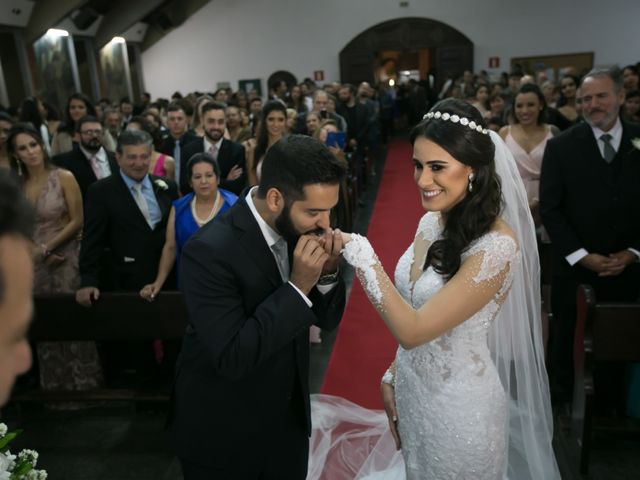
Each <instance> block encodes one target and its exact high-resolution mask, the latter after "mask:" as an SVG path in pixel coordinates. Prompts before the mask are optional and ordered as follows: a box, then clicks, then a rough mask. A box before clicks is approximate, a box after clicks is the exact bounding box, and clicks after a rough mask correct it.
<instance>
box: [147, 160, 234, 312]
mask: <svg viewBox="0 0 640 480" xmlns="http://www.w3.org/2000/svg"><path fill="white" fill-rule="evenodd" d="M187 169H188V170H187V171H188V175H189V184H190V185H191V188H193V193H189V194H187V195H185V196H184V197H181V198H179V199H178V200H176V201H175V202H173V207H172V208H171V213H170V214H169V220H168V222H167V234H166V239H165V242H164V248H163V249H162V256H161V257H160V264H159V265H158V274H157V275H156V279H155V280H154V281H153V283H150V284H148V285H145V286H144V287H143V288H142V290H140V296H141V297H142V298H144V299H146V300H149V301H152V300H153V299H154V298H155V297H156V296H157V295H158V293H159V292H160V290H161V289H162V286H163V285H164V282H165V281H166V279H167V277H168V276H169V274H170V273H171V269H172V268H173V266H174V264H177V265H178V266H179V263H180V254H181V253H182V247H184V245H185V244H186V243H187V240H189V238H190V237H191V235H193V234H194V233H195V232H196V230H198V229H199V228H200V227H201V226H203V225H204V224H206V223H208V222H209V221H211V220H212V219H214V218H215V217H216V216H217V215H220V214H221V213H223V212H225V211H227V210H229V208H231V206H232V205H233V204H234V203H236V200H238V197H237V196H236V195H235V194H233V193H231V192H229V191H227V190H224V189H222V188H218V182H219V179H220V167H219V166H218V162H217V161H216V160H215V159H214V158H213V156H211V154H210V153H197V154H195V155H194V156H193V157H191V159H190V160H189V163H188V164H187Z"/></svg>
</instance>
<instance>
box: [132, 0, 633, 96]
mask: <svg viewBox="0 0 640 480" xmlns="http://www.w3.org/2000/svg"><path fill="white" fill-rule="evenodd" d="M639 13H640V9H639V7H638V5H637V1H636V0H610V1H609V2H607V3H606V4H603V2H602V1H600V0H581V1H580V2H568V1H559V0H538V1H536V2H533V1H528V2H524V1H522V0H516V1H514V0H448V1H442V0H410V1H409V6H408V7H400V6H399V2H398V1H397V0H322V1H317V0H268V1H255V0H212V1H211V2H209V3H208V4H207V5H205V6H204V7H203V8H202V9H201V10H199V11H198V12H197V13H196V14H194V15H193V16H192V17H190V18H189V19H187V21H186V22H185V23H184V24H183V25H181V26H180V27H178V28H177V29H175V30H173V31H172V32H170V33H169V34H167V35H166V36H165V37H164V38H162V39H161V40H160V41H159V42H157V43H156V44H155V45H153V46H152V47H151V48H149V49H148V50H146V51H145V52H143V54H142V62H143V67H144V76H145V82H146V86H147V90H148V91H149V92H151V94H152V95H153V96H154V97H156V96H165V97H168V96H170V95H171V93H173V92H174V91H175V90H176V89H178V90H181V91H182V92H188V91H193V90H200V91H211V90H214V89H215V87H216V83H217V82H224V81H228V82H230V83H231V87H232V88H233V89H234V90H235V89H237V88H238V80H239V79H251V78H261V79H262V88H263V91H266V81H267V78H268V76H269V75H270V74H271V73H273V72H275V71H276V70H288V71H290V72H291V73H293V74H294V75H295V76H296V77H297V78H298V80H299V81H301V80H302V79H303V78H304V77H313V72H314V71H315V70H323V71H324V75H325V81H333V80H339V76H340V71H339V59H338V55H339V52H340V50H341V49H342V48H343V47H344V46H345V45H346V44H347V43H348V42H349V41H351V40H352V39H353V38H354V37H356V36H357V35H358V34H360V33H361V32H363V31H364V30H366V29H368V28H370V27H372V26H373V25H376V24H378V23H381V22H384V21H387V20H391V19H395V18H402V17H426V18H431V19H434V20H438V21H441V22H444V23H446V24H448V25H450V26H452V27H454V28H456V29H458V30H460V31H461V32H462V33H464V34H465V35H466V36H467V37H469V39H470V40H471V41H472V42H473V43H474V45H475V52H474V55H475V56H474V63H475V65H474V69H475V71H479V70H481V69H485V70H487V71H489V73H493V74H498V73H499V72H501V71H504V70H508V69H509V62H510V59H511V57H521V56H533V55H552V54H562V53H579V52H589V51H593V52H594V62H595V64H596V65H610V64H615V63H618V64H620V65H625V64H627V63H635V62H637V61H638V60H640V50H639V49H638V48H637V47H636V46H635V43H633V42H631V39H633V38H635V32H636V31H637V30H636V24H637V17H638V14H639ZM490 57H499V58H500V68H498V69H495V70H491V69H489V68H488V60H489V58H490Z"/></svg>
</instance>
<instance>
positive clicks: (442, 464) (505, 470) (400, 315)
mask: <svg viewBox="0 0 640 480" xmlns="http://www.w3.org/2000/svg"><path fill="white" fill-rule="evenodd" d="M411 142H412V144H413V164H414V178H415V181H416V183H417V186H418V190H419V192H420V199H421V202H422V206H423V207H424V209H425V210H426V211H427V213H426V214H425V215H424V216H423V217H422V219H421V220H420V223H419V225H418V230H417V233H416V236H415V239H414V241H413V244H412V245H411V246H410V247H409V248H408V250H407V251H406V252H405V254H404V255H403V256H402V257H401V258H400V260H399V261H398V265H397V267H396V272H395V286H394V285H393V283H392V282H391V280H390V279H389V277H388V276H387V274H386V273H385V271H384V269H383V268H382V266H381V265H380V262H379V261H378V259H377V256H376V255H375V253H374V251H373V248H372V247H371V244H370V243H369V242H368V240H367V239H366V238H364V237H361V236H359V235H355V234H352V235H349V234H343V239H344V241H345V247H344V250H343V255H344V257H345V260H346V261H347V262H348V263H350V264H351V265H353V266H354V267H355V268H356V272H357V274H358V278H359V279H360V282H361V283H362V285H363V287H364V289H365V291H366V292H367V295H368V297H369V299H370V301H371V303H372V304H373V306H374V307H375V308H376V309H377V310H378V313H379V314H380V316H381V317H382V319H383V320H384V322H385V323H386V325H387V327H388V328H389V330H390V331H391V333H392V334H393V336H394V337H395V338H396V340H397V341H398V342H399V343H400V346H399V348H398V351H397V354H396V359H395V361H394V362H393V364H392V365H391V367H390V368H389V370H388V371H387V372H386V374H385V375H384V377H383V378H382V382H383V384H382V392H383V399H384V403H385V410H386V412H387V415H388V424H389V427H390V429H391V434H392V435H391V436H392V437H393V439H394V440H395V447H396V448H400V442H402V457H403V460H404V462H402V459H400V458H399V455H397V457H398V461H396V462H395V463H394V462H392V464H391V465H387V466H386V467H383V468H382V470H383V472H384V475H380V471H379V467H380V466H381V461H380V460H381V459H382V458H385V457H386V458H389V456H388V455H385V454H388V453H389V450H391V452H393V448H394V445H393V443H392V442H393V441H392V442H390V443H387V444H385V442H384V441H381V442H379V443H380V444H381V445H380V447H379V448H378V446H376V449H378V451H376V452H374V454H373V458H374V461H370V462H367V463H366V465H365V469H366V468H370V467H372V466H373V468H375V469H376V473H378V476H377V477H375V478H385V479H386V478H403V477H404V475H402V473H403V472H402V471H403V470H404V473H405V475H406V477H405V478H407V479H409V480H417V479H424V478H435V479H439V480H442V479H458V478H473V479H476V480H496V479H501V478H517V479H519V480H521V479H539V478H544V479H559V478H560V475H559V472H558V468H557V465H556V462H555V459H554V455H553V449H552V447H551V439H552V421H551V414H550V412H551V407H550V401H549V391H548V383H547V377H546V372H545V369H544V357H543V349H542V336H541V321H540V290H539V278H538V273H539V264H538V256H537V250H536V239H535V228H534V225H533V222H532V219H531V215H530V214H529V206H528V202H527V197H526V193H525V191H524V187H523V185H522V181H521V180H520V177H519V175H518V172H517V169H516V166H515V162H514V160H513V157H512V156H511V154H510V152H509V150H508V149H507V148H506V146H505V145H504V142H502V140H501V139H500V137H499V136H498V135H497V134H496V133H495V132H493V131H489V130H487V129H486V127H485V126H484V124H483V120H482V117H481V115H480V113H479V112H478V110H477V109H476V108H474V107H473V106H471V105H469V104H467V103H465V102H461V101H459V100H455V99H449V100H444V101H442V102H439V103H438V104H436V105H435V106H434V107H433V109H432V110H431V111H430V112H429V113H427V114H426V115H425V116H424V119H423V120H422V122H420V123H419V124H418V125H417V126H416V127H415V128H414V130H413V132H412V134H411ZM399 213H400V212H399ZM390 234H393V232H390ZM314 401H315V403H316V406H318V405H317V403H322V402H323V401H324V397H322V396H321V397H319V398H317V399H314ZM326 403H328V404H330V405H331V406H332V408H330V409H328V410H329V412H330V414H331V415H333V414H335V412H336V408H338V407H337V406H336V405H338V402H337V401H336V399H335V397H332V398H331V399H329V401H328V402H326ZM349 408H350V409H351V411H352V410H353V404H351V406H350V407H349ZM322 411H323V408H322V405H321V406H320V408H314V415H316V418H314V424H315V425H318V429H322V427H323V425H325V423H324V418H322ZM318 416H320V419H318V418H317V417H318ZM342 418H345V417H342ZM360 418H363V419H366V418H368V417H367V416H366V415H362V416H361V417H360ZM346 421H347V422H350V421H351V418H347V420H346ZM382 421H383V422H385V423H386V421H387V420H386V419H383V420H382ZM333 423H334V424H335V422H333ZM376 427H378V425H376ZM339 429H340V427H338V429H337V430H336V431H335V432H333V433H338V432H339ZM365 430H366V429H365ZM376 432H377V435H378V436H380V433H381V432H380V430H379V429H376ZM314 434H316V435H318V433H317V432H314ZM358 435H359V437H360V438H361V437H362V436H364V435H365V432H363V430H359V434H358ZM376 441H377V440H376ZM311 444H312V445H322V444H323V441H322V439H318V438H312V441H311ZM338 448H339V447H338ZM347 448H348V446H347V447H345V449H347ZM315 453H316V452H314V456H315ZM341 453H343V455H342V457H343V458H349V457H350V455H348V453H346V452H344V451H343V452H341ZM313 458H314V457H312V459H313ZM403 463H404V465H403ZM310 470H311V469H310ZM355 471H358V470H355ZM363 473H366V475H371V476H372V477H373V475H372V474H373V473H374V472H372V471H366V472H363V470H362V469H360V470H359V474H363ZM366 475H363V477H366V478H369V477H367V476H366Z"/></svg>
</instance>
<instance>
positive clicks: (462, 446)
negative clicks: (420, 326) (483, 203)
mask: <svg viewBox="0 0 640 480" xmlns="http://www.w3.org/2000/svg"><path fill="white" fill-rule="evenodd" d="M440 233H441V228H440V225H439V215H438V214H437V213H428V214H426V215H425V216H424V217H423V219H422V221H421V222H420V226H419V228H418V232H417V234H416V239H415V241H414V244H413V245H412V246H411V247H409V249H408V250H407V251H406V252H405V253H404V255H403V256H402V257H401V258H400V260H399V262H398V265H397V268H396V274H395V284H396V288H397V289H398V292H399V293H400V294H401V295H402V297H403V298H404V299H405V300H406V301H407V303H409V304H411V305H412V306H413V307H414V308H415V309H418V308H420V307H421V306H422V305H423V304H424V303H426V302H427V300H429V298H430V297H431V296H433V295H434V294H435V293H436V292H438V291H439V290H440V289H441V288H442V286H443V285H444V283H445V281H444V279H443V277H442V276H441V275H440V274H438V273H437V272H436V271H435V270H434V269H433V268H431V267H429V268H427V269H426V270H424V271H422V266H423V265H424V261H425V255H426V251H427V249H428V246H429V245H431V243H433V242H434V241H435V240H437V239H438V237H439V236H440ZM470 257H476V258H477V264H478V268H477V272H476V274H475V275H474V276H473V277H470V278H466V279H465V281H466V282H467V283H468V285H469V291H468V294H469V295H474V294H475V293H476V292H477V291H479V290H482V289H483V288H485V286H487V285H488V284H492V283H495V282H499V285H500V286H499V289H498V293H497V294H496V295H495V297H494V298H493V299H492V300H491V301H490V302H489V303H487V304H486V305H485V306H484V307H483V308H482V309H481V310H480V311H479V312H477V313H476V314H475V315H473V316H472V317H471V318H469V319H468V320H466V321H464V322H463V323H462V324H460V325H458V326H457V327H455V328H453V329H452V330H450V331H448V332H447V333H445V334H444V335H442V336H440V337H439V338H437V339H435V340H433V341H431V342H429V343H426V344H424V345H422V346H419V347H417V348H414V349H412V350H405V349H403V348H402V347H400V348H398V352H397V355H396V390H395V391H396V405H397V410H398V430H399V433H400V438H401V439H402V454H403V456H404V460H405V465H406V471H407V478H408V479H424V478H434V479H443V480H444V479H458V478H469V479H471V478H473V479H487V480H489V479H492V480H493V479H499V478H502V476H503V474H504V472H505V467H506V449H507V436H506V431H507V428H506V422H507V402H506V399H505V391H504V388H503V386H502V383H501V382H500V377H499V375H498V372H497V370H496V368H495V366H494V364H493V361H492V359H491V354H490V352H489V348H488V346H487V334H488V331H489V327H490V325H491V323H492V322H493V319H494V318H495V316H496V314H497V312H498V310H499V309H500V303H501V300H502V299H504V297H505V294H506V293H507V291H508V289H509V286H510V285H511V279H512V275H511V274H510V272H512V271H513V269H514V268H518V267H517V262H518V258H519V251H518V248H517V245H516V243H515V241H514V240H513V238H511V237H509V236H507V235H504V234H499V233H493V232H490V233H487V234H486V235H483V236H482V237H480V238H479V239H477V240H476V241H474V242H473V243H472V244H471V245H470V246H469V248H468V249H467V250H466V251H465V252H464V254H463V255H462V261H463V262H464V261H465V260H467V259H468V258H470ZM460 301H461V302H464V301H465V298H460Z"/></svg>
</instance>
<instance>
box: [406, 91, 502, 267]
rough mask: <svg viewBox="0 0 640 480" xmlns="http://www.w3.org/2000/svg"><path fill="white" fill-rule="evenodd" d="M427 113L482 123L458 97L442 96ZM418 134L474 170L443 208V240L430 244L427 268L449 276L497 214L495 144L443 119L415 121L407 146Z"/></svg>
mask: <svg viewBox="0 0 640 480" xmlns="http://www.w3.org/2000/svg"><path fill="white" fill-rule="evenodd" d="M431 112H441V113H445V112H447V113H449V114H450V115H458V116H459V117H461V118H462V117H465V118H467V119H468V120H469V121H474V122H475V123H476V124H477V125H482V126H483V127H484V121H483V120H482V116H481V115H480V112H479V111H478V110H477V109H476V108H475V107H473V106H472V105H470V104H468V103H466V102H463V101H460V100H456V99H446V100H442V101H440V102H438V103H437V104H436V105H434V107H433V108H432V109H431ZM420 137H424V138H426V139H428V140H431V141H432V142H434V143H436V144H438V145H439V146H440V147H442V148H443V149H445V150H446V151H447V152H448V153H449V154H450V155H451V156H452V157H453V158H455V159H456V160H458V161H459V162H461V163H463V164H465V165H468V166H470V167H472V168H473V170H474V175H475V178H474V180H473V191H472V192H467V194H466V195H465V196H464V198H463V199H462V200H461V201H460V202H458V203H457V204H456V205H454V206H453V207H452V208H451V210H449V211H448V212H447V214H446V217H445V226H444V231H443V234H442V238H441V239H440V240H437V241H435V242H433V244H432V245H431V247H430V248H429V252H428V253H427V259H426V260H425V264H424V269H425V270H426V269H427V267H428V266H430V265H431V266H432V267H433V268H434V270H435V271H436V272H438V273H439V274H441V275H444V276H445V277H446V278H451V277H452V276H453V275H455V274H456V272H457V271H458V269H459V268H460V260H461V256H462V253H463V252H464V250H465V249H466V248H467V247H468V246H469V244H470V243H471V242H472V241H474V240H475V239H477V238H479V237H480V236H482V235H484V234H485V233H487V232H488V231H489V230H490V229H491V226H492V225H493V223H494V222H495V221H496V218H497V217H498V215H499V214H500V207H501V198H502V191H501V187H500V178H499V177H498V175H497V174H496V169H495V163H494V153H495V146H494V145H493V141H492V140H491V137H490V136H489V135H488V134H484V133H481V132H478V131H476V130H472V129H471V128H470V127H469V126H468V125H462V124H460V123H454V122H452V121H451V120H443V119H441V118H439V119H436V118H428V119H425V120H423V121H422V122H420V123H419V124H418V125H416V126H415V127H414V129H413V130H412V131H411V137H410V138H411V144H412V145H413V144H414V143H415V141H416V139H417V138H420Z"/></svg>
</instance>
